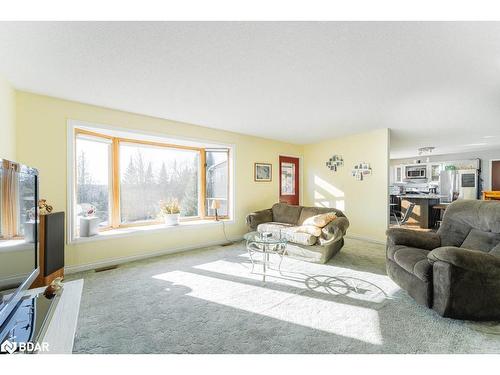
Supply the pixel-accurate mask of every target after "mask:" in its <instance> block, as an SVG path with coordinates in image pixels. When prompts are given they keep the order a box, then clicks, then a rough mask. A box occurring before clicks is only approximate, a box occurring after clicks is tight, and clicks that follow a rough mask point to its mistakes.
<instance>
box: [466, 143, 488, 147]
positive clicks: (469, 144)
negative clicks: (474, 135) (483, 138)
mask: <svg viewBox="0 0 500 375" xmlns="http://www.w3.org/2000/svg"><path fill="white" fill-rule="evenodd" d="M486 145H487V143H468V144H466V145H465V146H472V147H473V146H486Z"/></svg>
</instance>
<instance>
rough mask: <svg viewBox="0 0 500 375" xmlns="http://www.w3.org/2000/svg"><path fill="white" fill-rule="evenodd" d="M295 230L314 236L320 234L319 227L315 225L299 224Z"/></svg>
mask: <svg viewBox="0 0 500 375" xmlns="http://www.w3.org/2000/svg"><path fill="white" fill-rule="evenodd" d="M295 231H296V232H300V233H307V234H310V235H313V236H316V237H319V236H321V228H318V227H317V226H315V225H301V226H300V227H297V229H296V230H295Z"/></svg>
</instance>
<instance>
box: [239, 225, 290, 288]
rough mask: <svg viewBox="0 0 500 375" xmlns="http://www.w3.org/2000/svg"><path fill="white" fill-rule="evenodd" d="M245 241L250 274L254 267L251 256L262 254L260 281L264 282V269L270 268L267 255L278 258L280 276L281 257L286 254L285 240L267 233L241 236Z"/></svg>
mask: <svg viewBox="0 0 500 375" xmlns="http://www.w3.org/2000/svg"><path fill="white" fill-rule="evenodd" d="M243 238H244V239H245V240H246V241H247V245H246V247H247V251H248V256H249V257H250V261H251V262H252V271H251V272H252V273H253V270H254V267H255V260H254V258H253V255H254V254H255V253H261V254H262V271H263V272H262V281H264V282H265V281H266V269H267V268H271V267H270V266H269V265H270V262H269V254H277V255H279V256H280V262H279V264H278V271H279V273H280V274H281V263H282V262H283V257H284V256H285V255H286V254H287V251H286V245H287V240H286V238H284V237H282V236H281V235H280V234H274V233H269V232H263V233H260V232H250V233H247V234H245V235H244V236H243Z"/></svg>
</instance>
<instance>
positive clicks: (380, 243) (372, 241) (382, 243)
mask: <svg viewBox="0 0 500 375" xmlns="http://www.w3.org/2000/svg"><path fill="white" fill-rule="evenodd" d="M345 238H347V239H349V238H350V239H353V240H360V241H366V242H371V243H376V244H378V245H384V246H385V245H386V244H387V242H386V241H380V240H375V239H373V238H369V237H363V236H352V235H346V236H345Z"/></svg>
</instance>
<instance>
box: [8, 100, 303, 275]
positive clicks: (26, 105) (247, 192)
mask: <svg viewBox="0 0 500 375" xmlns="http://www.w3.org/2000/svg"><path fill="white" fill-rule="evenodd" d="M16 108H17V110H16V115H17V160H18V161H20V162H22V163H25V164H27V165H30V166H33V167H36V168H38V169H39V171H40V196H41V197H42V198H45V199H47V200H48V202H49V203H50V204H52V205H53V206H54V209H55V210H56V211H66V212H67V208H66V202H67V199H66V181H67V179H66V174H67V173H66V170H67V168H66V167H67V166H66V158H67V155H66V149H67V120H68V119H73V120H81V121H88V122H93V123H100V124H106V125H111V126H117V127H120V128H130V129H135V130H141V131H151V132H154V133H165V134H167V135H173V136H175V135H178V136H182V137H191V138H196V139H205V140H212V141H214V142H220V143H230V144H234V145H235V147H236V150H235V151H236V152H235V159H236V160H235V170H236V172H235V223H234V224H229V225H227V233H228V236H229V237H237V236H241V235H242V234H243V233H244V232H245V231H246V227H245V216H246V214H247V213H249V212H251V211H253V210H256V209H262V208H267V207H271V205H272V204H273V203H275V202H276V201H277V200H278V181H279V179H278V156H279V154H280V153H282V154H292V155H301V154H302V146H297V145H290V144H286V143H281V142H277V141H272V140H267V139H263V138H257V137H251V136H246V135H241V134H236V133H231V132H226V131H220V130H214V129H209V128H205V127H200V126H194V125H188V124H183V123H179V122H174V121H168V120H163V119H158V118H152V117H148V116H142V115H137V114H131V113H127V112H121V111H117V110H111V109H106V108H102V107H96V106H91V105H86V104H81V103H76V102H71V101H66V100H61V99H57V98H52V97H47V96H41V95H35V94H31V93H26V92H17V94H16ZM256 161H260V162H270V163H272V164H273V181H272V182H271V183H262V182H261V183H256V182H254V181H253V163H254V162H256ZM223 239H224V237H223V232H222V227H221V226H216V227H213V226H210V227H204V228H203V227H201V228H197V229H196V230H193V229H187V228H178V229H177V228H176V229H175V230H168V231H163V232H161V231H160V232H150V233H141V234H136V235H134V236H130V237H126V238H115V239H106V240H100V241H93V242H87V243H78V244H72V245H68V246H66V265H68V266H75V265H85V264H89V263H96V262H106V261H109V260H111V259H117V258H123V257H134V256H141V255H144V254H147V253H151V252H157V251H162V250H164V249H176V248H185V247H195V246H196V245H198V244H206V243H210V242H217V241H219V242H220V241H223Z"/></svg>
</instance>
